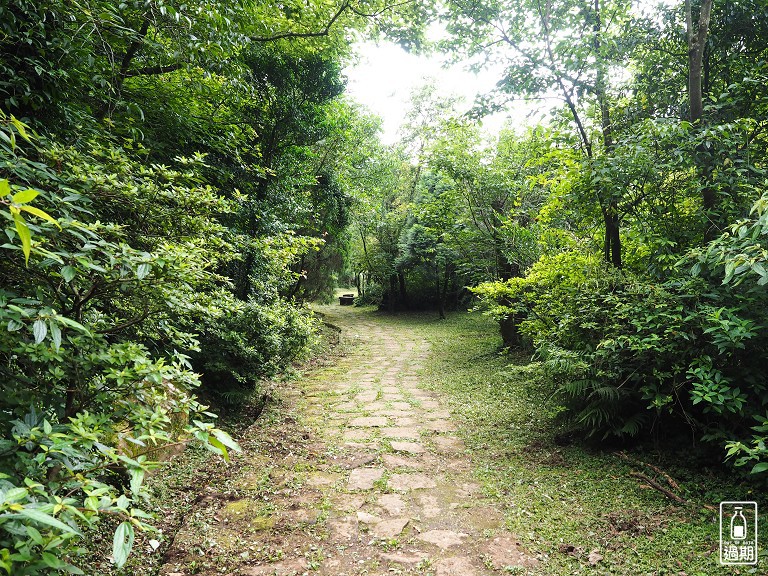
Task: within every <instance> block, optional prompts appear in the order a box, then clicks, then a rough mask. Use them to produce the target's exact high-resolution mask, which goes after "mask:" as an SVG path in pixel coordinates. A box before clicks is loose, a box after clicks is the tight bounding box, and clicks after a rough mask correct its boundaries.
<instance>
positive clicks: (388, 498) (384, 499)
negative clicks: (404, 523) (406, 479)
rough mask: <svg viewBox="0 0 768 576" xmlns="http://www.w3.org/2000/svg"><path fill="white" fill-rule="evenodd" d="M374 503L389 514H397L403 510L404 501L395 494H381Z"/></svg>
mask: <svg viewBox="0 0 768 576" xmlns="http://www.w3.org/2000/svg"><path fill="white" fill-rule="evenodd" d="M376 504H377V505H378V506H379V507H380V508H381V509H382V510H384V512H386V513H387V514H388V515H390V516H398V515H400V514H402V513H403V511H404V510H405V502H403V499H402V498H401V497H400V496H399V495H397V494H382V495H381V496H379V499H378V500H377V501H376Z"/></svg>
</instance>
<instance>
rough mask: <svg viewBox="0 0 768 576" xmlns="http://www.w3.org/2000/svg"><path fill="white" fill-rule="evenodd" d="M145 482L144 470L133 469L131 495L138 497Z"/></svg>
mask: <svg viewBox="0 0 768 576" xmlns="http://www.w3.org/2000/svg"><path fill="white" fill-rule="evenodd" d="M143 482H144V470H141V469H133V470H131V493H132V494H133V495H134V496H138V494H139V492H140V491H141V484H142V483H143Z"/></svg>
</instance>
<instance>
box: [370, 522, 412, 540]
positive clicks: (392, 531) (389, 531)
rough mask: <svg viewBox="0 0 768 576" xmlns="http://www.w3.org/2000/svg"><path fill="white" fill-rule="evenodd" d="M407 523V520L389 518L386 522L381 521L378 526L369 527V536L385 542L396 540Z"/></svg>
mask: <svg viewBox="0 0 768 576" xmlns="http://www.w3.org/2000/svg"><path fill="white" fill-rule="evenodd" d="M409 521H410V520H409V519H408V518H390V519H388V520H382V521H381V522H379V523H378V524H374V525H373V526H371V534H373V535H374V536H376V537H377V538H383V539H385V540H391V539H392V538H397V537H398V536H400V533H401V532H402V531H403V530H405V527H406V526H407V525H408V522H409Z"/></svg>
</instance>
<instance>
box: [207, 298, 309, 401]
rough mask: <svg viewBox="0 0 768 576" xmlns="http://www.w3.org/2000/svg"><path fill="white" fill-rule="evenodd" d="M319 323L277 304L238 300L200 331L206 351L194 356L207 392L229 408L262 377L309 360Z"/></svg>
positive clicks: (302, 312)
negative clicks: (303, 359) (230, 401)
mask: <svg viewBox="0 0 768 576" xmlns="http://www.w3.org/2000/svg"><path fill="white" fill-rule="evenodd" d="M316 325H317V321H316V319H315V317H314V316H313V314H312V313H311V311H310V310H308V309H307V308H301V307H299V306H298V305H295V304H292V303H289V302H286V301H284V300H280V299H277V300H275V301H273V302H271V303H259V302H254V301H250V302H242V301H239V300H236V299H234V298H230V299H229V300H228V305H227V306H226V307H221V306H220V307H219V311H218V313H216V314H212V315H210V316H208V317H207V318H205V319H204V320H203V322H202V326H201V327H200V328H199V329H200V334H199V339H200V352H198V353H196V354H195V355H194V356H193V363H194V366H195V368H196V369H197V370H199V371H200V372H202V373H203V378H202V380H203V385H204V389H205V391H206V392H208V393H211V394H213V395H214V396H216V397H217V398H219V399H221V400H222V401H224V403H228V400H227V398H228V397H229V396H233V397H238V394H237V393H238V392H239V391H245V392H250V391H252V390H254V389H255V388H256V387H257V384H258V381H259V380H260V379H262V378H268V377H271V376H274V375H275V374H277V373H278V372H281V371H283V370H285V369H286V368H287V367H289V366H290V365H291V363H292V362H295V361H297V360H300V359H302V358H304V357H306V355H307V353H308V352H309V350H310V348H311V345H312V342H313V336H314V333H315V328H316Z"/></svg>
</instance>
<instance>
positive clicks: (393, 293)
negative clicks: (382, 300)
mask: <svg viewBox="0 0 768 576" xmlns="http://www.w3.org/2000/svg"><path fill="white" fill-rule="evenodd" d="M396 297H397V275H396V274H390V275H389V298H388V299H387V300H388V302H387V305H388V306H387V307H388V308H389V311H390V312H394V311H395V310H396V308H395V304H396V302H395V298H396Z"/></svg>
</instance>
